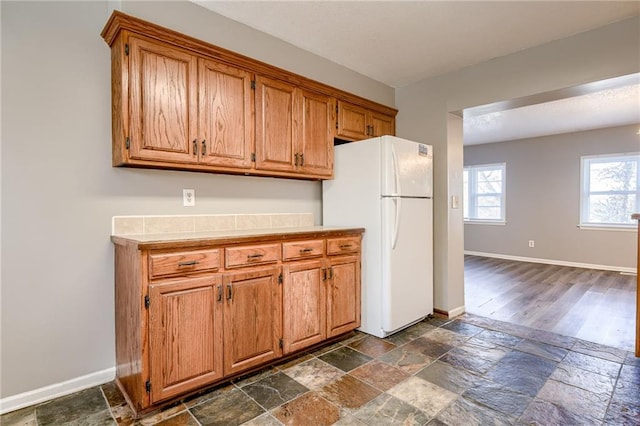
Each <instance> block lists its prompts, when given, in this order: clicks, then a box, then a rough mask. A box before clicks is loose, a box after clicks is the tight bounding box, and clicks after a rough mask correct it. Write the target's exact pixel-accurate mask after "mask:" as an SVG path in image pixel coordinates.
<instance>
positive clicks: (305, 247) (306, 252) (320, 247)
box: [282, 240, 324, 260]
mask: <svg viewBox="0 0 640 426" xmlns="http://www.w3.org/2000/svg"><path fill="white" fill-rule="evenodd" d="M323 254H324V240H310V241H292V242H289V243H282V258H283V259H284V260H296V259H306V258H310V257H318V256H322V255H323Z"/></svg>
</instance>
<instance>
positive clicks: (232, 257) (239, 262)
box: [224, 244, 280, 268]
mask: <svg viewBox="0 0 640 426" xmlns="http://www.w3.org/2000/svg"><path fill="white" fill-rule="evenodd" d="M224 252H225V265H226V266H227V268H238V267H241V266H249V265H263V264H265V263H274V262H277V261H278V260H279V259H280V244H262V245H257V246H242V247H231V248H226V249H225V251H224Z"/></svg>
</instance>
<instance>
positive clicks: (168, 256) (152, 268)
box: [149, 249, 220, 278]
mask: <svg viewBox="0 0 640 426" xmlns="http://www.w3.org/2000/svg"><path fill="white" fill-rule="evenodd" d="M219 268H220V250H218V249H215V250H198V251H185V252H177V253H160V254H151V255H149V276H150V277H151V278H156V277H161V276H165V275H182V274H185V273H192V272H201V271H217V270H218V269H219Z"/></svg>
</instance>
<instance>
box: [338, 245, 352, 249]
mask: <svg viewBox="0 0 640 426" xmlns="http://www.w3.org/2000/svg"><path fill="white" fill-rule="evenodd" d="M351 247H353V245H352V244H340V250H346V249H348V248H351Z"/></svg>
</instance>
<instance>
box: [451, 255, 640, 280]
mask: <svg viewBox="0 0 640 426" xmlns="http://www.w3.org/2000/svg"><path fill="white" fill-rule="evenodd" d="M464 254H469V255H472V256H482V257H494V258H496V259H505V260H517V261H519V262H531V263H544V264H547V265H558V266H571V267H573V268H585V269H598V270H601V271H615V272H622V273H627V274H635V273H636V270H635V269H634V268H627V267H625V266H609V265H596V264H593V263H580V262H567V261H565V260H553V259H539V258H536V257H524V256H511V255H509V254H498V253H485V252H481V251H470V250H465V251H464Z"/></svg>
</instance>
